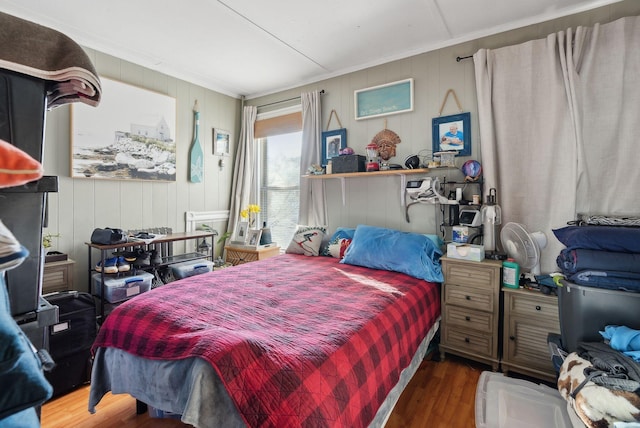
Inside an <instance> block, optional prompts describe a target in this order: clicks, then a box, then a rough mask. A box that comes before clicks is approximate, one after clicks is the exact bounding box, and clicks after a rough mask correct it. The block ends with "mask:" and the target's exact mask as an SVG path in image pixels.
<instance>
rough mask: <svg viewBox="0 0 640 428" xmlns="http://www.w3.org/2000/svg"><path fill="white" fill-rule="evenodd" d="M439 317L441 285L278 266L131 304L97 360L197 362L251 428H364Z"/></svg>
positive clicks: (329, 264)
mask: <svg viewBox="0 0 640 428" xmlns="http://www.w3.org/2000/svg"><path fill="white" fill-rule="evenodd" d="M439 314H440V297H439V286H438V284H433V283H429V282H426V281H424V280H420V279H416V278H413V277H410V276H408V275H405V274H400V273H396V272H389V271H383V270H376V269H369V268H365V267H359V266H352V265H345V264H340V263H339V261H338V259H335V258H333V257H306V256H301V255H292V254H285V255H281V256H278V257H274V258H270V259H267V260H262V261H256V262H252V263H247V264H244V265H240V266H236V267H231V268H226V269H222V270H219V271H214V272H212V273H208V274H204V275H199V276H194V277H190V278H186V279H183V280H180V281H177V282H174V283H171V284H168V285H166V286H163V287H159V288H157V289H154V290H152V291H150V292H148V293H144V294H142V295H140V296H137V297H135V298H134V299H132V300H130V301H128V302H125V303H124V304H122V305H121V306H119V307H118V308H117V309H116V310H114V311H113V312H112V313H111V314H110V315H109V316H108V317H107V318H106V320H105V323H104V324H103V326H102V327H101V328H100V332H99V334H98V338H97V339H96V342H95V344H94V349H95V348H96V347H107V346H113V347H117V348H120V349H123V350H125V351H127V352H130V353H133V354H135V355H139V356H142V357H146V358H151V359H168V360H174V359H181V358H187V357H192V356H197V357H201V358H204V359H205V360H207V361H208V362H210V363H211V364H212V366H213V367H214V369H215V370H216V371H217V372H218V374H219V375H220V377H221V379H222V381H223V383H224V384H225V387H226V389H227V391H228V393H229V395H230V396H231V397H232V399H233V401H234V403H235V405H236V407H237V408H238V410H239V412H240V414H241V415H242V417H243V418H244V420H245V422H246V423H247V424H248V425H249V426H269V427H283V426H287V427H293V426H314V427H315V426H323V427H324V426H336V427H337V426H342V427H364V426H367V425H368V423H369V422H370V421H371V420H372V418H373V417H374V415H375V412H376V410H377V409H378V407H379V406H380V404H381V403H382V402H383V401H384V398H385V397H386V395H387V393H388V392H389V390H390V389H391V388H392V387H393V386H394V385H395V383H396V382H397V381H398V379H399V376H400V372H401V371H402V369H404V368H405V367H406V366H407V365H408V364H409V362H410V360H411V358H412V356H413V354H414V353H415V351H416V349H417V347H418V345H419V343H420V341H421V340H422V338H423V337H424V336H425V335H426V334H427V331H428V330H429V328H430V327H431V326H432V325H433V323H434V322H435V320H436V319H437V317H438V316H439Z"/></svg>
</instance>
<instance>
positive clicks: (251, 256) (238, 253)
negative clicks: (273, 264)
mask: <svg viewBox="0 0 640 428" xmlns="http://www.w3.org/2000/svg"><path fill="white" fill-rule="evenodd" d="M224 249H225V250H226V251H227V257H226V262H227V263H231V264H232V265H234V266H236V265H241V264H243V263H248V262H255V261H256V260H264V259H268V258H269V257H273V256H277V255H278V254H280V247H267V248H260V249H251V248H250V249H247V248H241V247H234V246H233V245H228V246H226V247H224Z"/></svg>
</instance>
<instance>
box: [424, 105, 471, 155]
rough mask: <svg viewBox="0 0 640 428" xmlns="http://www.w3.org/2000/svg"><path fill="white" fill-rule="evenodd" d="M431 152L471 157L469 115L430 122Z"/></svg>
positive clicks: (459, 115)
mask: <svg viewBox="0 0 640 428" xmlns="http://www.w3.org/2000/svg"><path fill="white" fill-rule="evenodd" d="M431 123H432V130H433V131H432V132H433V136H432V139H433V152H434V153H435V152H448V151H456V152H457V154H456V156H470V155H471V113H460V114H454V115H451V116H442V117H436V118H434V119H433V120H432V122H431Z"/></svg>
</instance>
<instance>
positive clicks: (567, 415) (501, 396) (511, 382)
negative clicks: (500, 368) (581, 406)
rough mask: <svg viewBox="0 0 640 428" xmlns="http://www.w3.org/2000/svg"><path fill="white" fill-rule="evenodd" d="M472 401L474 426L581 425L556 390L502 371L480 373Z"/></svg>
mask: <svg viewBox="0 0 640 428" xmlns="http://www.w3.org/2000/svg"><path fill="white" fill-rule="evenodd" d="M475 405H476V427H477V428H511V427H518V428H540V427H545V428H578V427H580V428H584V424H583V423H582V421H581V420H580V418H578V416H577V415H576V414H575V412H574V410H573V409H572V408H571V407H567V406H568V403H567V401H566V400H565V399H564V398H562V396H561V395H560V393H559V392H558V391H557V390H555V389H553V388H551V387H548V386H546V385H542V384H537V383H533V382H529V381H526V380H522V379H513V378H510V377H506V376H504V375H503V374H502V373H493V372H488V371H485V372H482V374H480V379H478V386H477V388H476V402H475Z"/></svg>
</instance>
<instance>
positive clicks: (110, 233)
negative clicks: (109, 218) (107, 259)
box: [91, 227, 127, 245]
mask: <svg viewBox="0 0 640 428" xmlns="http://www.w3.org/2000/svg"><path fill="white" fill-rule="evenodd" d="M91 242H92V243H93V244H100V245H113V244H122V243H124V242H127V235H126V233H124V232H123V231H122V229H114V228H111V227H107V228H104V229H100V228H97V229H94V230H93V232H92V233H91Z"/></svg>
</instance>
